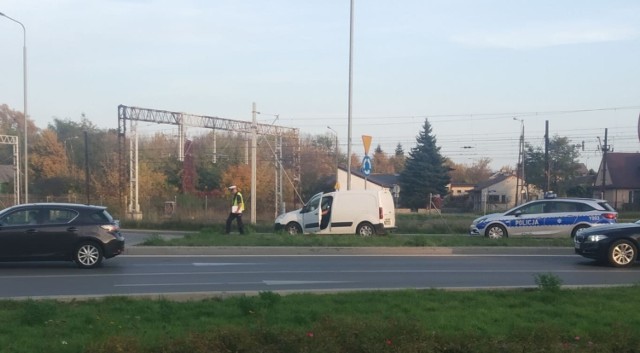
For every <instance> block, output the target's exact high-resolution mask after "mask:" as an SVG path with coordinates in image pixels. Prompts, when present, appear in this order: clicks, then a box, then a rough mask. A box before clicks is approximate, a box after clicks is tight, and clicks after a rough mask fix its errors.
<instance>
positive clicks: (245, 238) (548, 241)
mask: <svg viewBox="0 0 640 353" xmlns="http://www.w3.org/2000/svg"><path fill="white" fill-rule="evenodd" d="M142 245H148V246H311V247H314V246H317V247H372V246H388V247H398V246H405V247H438V246H445V247H465V246H490V247H498V246H500V247H505V246H511V247H524V246H535V247H571V246H573V242H572V239H570V238H507V239H495V240H494V239H487V238H485V237H470V236H467V235H446V234H441V235H424V234H418V235H386V236H374V237H368V238H362V237H359V236H356V235H317V234H311V235H297V236H291V235H288V234H284V233H280V234H256V233H252V232H248V233H247V234H244V235H238V234H233V235H225V234H221V233H219V232H216V231H213V230H207V229H205V230H202V231H200V232H199V233H194V234H186V235H185V236H184V237H180V238H173V239H163V238H162V237H161V236H160V235H152V236H150V237H149V238H147V239H146V240H145V241H144V242H143V243H142Z"/></svg>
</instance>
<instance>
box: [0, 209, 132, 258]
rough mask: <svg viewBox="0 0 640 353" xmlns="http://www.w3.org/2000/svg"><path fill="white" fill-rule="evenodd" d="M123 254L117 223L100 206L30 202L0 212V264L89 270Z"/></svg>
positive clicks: (122, 240) (122, 239)
mask: <svg viewBox="0 0 640 353" xmlns="http://www.w3.org/2000/svg"><path fill="white" fill-rule="evenodd" d="M123 251H124V237H123V236H122V234H120V227H119V225H118V222H117V221H115V220H114V219H113V217H111V215H110V214H109V212H107V209H106V207H103V206H89V205H80V204H71V203H33V204H23V205H16V206H12V207H9V208H6V209H4V210H2V211H0V261H41V260H42V261H44V260H46V261H50V260H54V261H75V263H76V264H77V265H78V266H79V267H81V268H93V267H97V266H99V265H100V264H101V263H102V260H103V259H105V258H107V259H108V258H111V257H114V256H116V255H119V254H121V253H122V252H123Z"/></svg>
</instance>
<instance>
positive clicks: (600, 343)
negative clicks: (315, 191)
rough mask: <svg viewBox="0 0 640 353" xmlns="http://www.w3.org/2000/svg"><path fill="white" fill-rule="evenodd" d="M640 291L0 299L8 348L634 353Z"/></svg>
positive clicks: (1, 335)
mask: <svg viewBox="0 0 640 353" xmlns="http://www.w3.org/2000/svg"><path fill="white" fill-rule="evenodd" d="M532 283H533V279H532ZM638 290H640V287H639V286H637V285H636V286H632V287H616V288H599V289H576V290H567V289H558V288H555V287H553V288H549V287H547V286H544V285H540V286H539V287H538V289H523V290H507V291H497V290H495V291H473V292H465V291H459V292H457V291H441V290H404V291H394V292H377V291H374V292H357V293H339V294H322V295H319V294H292V295H287V296H281V295H279V294H277V293H273V292H262V293H260V294H259V295H257V296H251V297H246V296H240V297H231V298H226V299H221V298H217V299H209V300H204V301H193V302H173V301H168V300H138V299H129V298H107V299H104V300H89V301H72V302H55V301H48V300H45V301H32V300H27V301H0V322H2V325H0V347H1V348H0V350H1V351H2V352H10V353H22V352H25V353H26V352H29V353H31V352H49V353H59V352H60V353H62V352H64V353H67V352H90V353H103V352H105V353H106V352H109V353H113V352H129V353H151V352H164V353H178V352H189V353H198V352H322V353H331V352H369V353H375V352H403V353H412V352H637V351H640V313H639V312H638V311H637V310H635V309H633V307H635V305H634V303H635V302H636V298H637V293H638ZM612 298H615V300H612Z"/></svg>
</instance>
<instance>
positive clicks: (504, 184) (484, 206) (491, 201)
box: [473, 176, 517, 213]
mask: <svg viewBox="0 0 640 353" xmlns="http://www.w3.org/2000/svg"><path fill="white" fill-rule="evenodd" d="M516 180H517V179H516V177H515V176H513V177H509V178H507V179H504V180H502V181H500V182H498V183H495V184H493V185H491V186H489V187H487V188H484V189H482V190H481V192H479V193H478V192H476V193H475V194H474V202H473V209H474V210H475V211H482V212H484V213H493V212H501V211H506V210H508V209H510V208H512V207H514V206H515V190H516Z"/></svg>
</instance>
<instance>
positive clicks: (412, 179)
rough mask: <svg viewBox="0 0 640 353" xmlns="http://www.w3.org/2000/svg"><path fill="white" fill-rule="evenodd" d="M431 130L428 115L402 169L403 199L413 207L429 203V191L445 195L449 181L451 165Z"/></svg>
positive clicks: (401, 185)
mask: <svg viewBox="0 0 640 353" xmlns="http://www.w3.org/2000/svg"><path fill="white" fill-rule="evenodd" d="M431 133H432V131H431V124H430V123H429V120H428V119H425V121H424V126H423V130H422V131H421V132H420V133H419V134H418V137H417V138H416V142H417V145H416V147H414V148H412V149H411V152H409V157H408V158H407V160H406V164H405V169H404V170H403V171H402V173H400V178H399V181H400V187H401V193H400V203H401V204H402V205H403V206H405V207H409V208H411V209H414V210H415V209H418V208H420V207H425V206H426V205H427V202H428V199H429V194H433V195H436V194H440V195H442V196H444V195H446V193H447V184H449V181H450V177H449V169H448V168H447V167H446V166H445V164H444V162H445V159H444V158H443V157H442V156H441V155H440V147H438V146H437V145H436V138H435V136H433V135H432V134H431Z"/></svg>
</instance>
